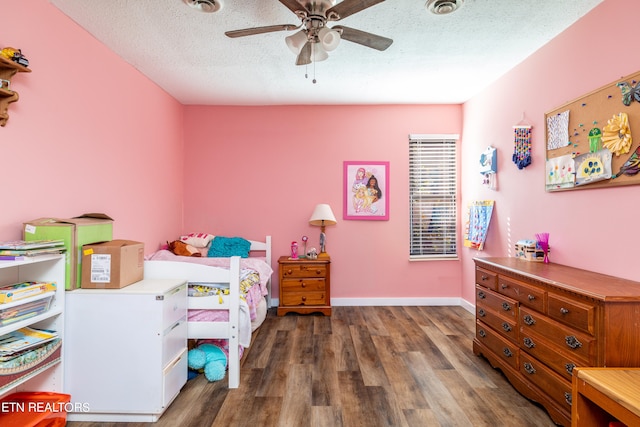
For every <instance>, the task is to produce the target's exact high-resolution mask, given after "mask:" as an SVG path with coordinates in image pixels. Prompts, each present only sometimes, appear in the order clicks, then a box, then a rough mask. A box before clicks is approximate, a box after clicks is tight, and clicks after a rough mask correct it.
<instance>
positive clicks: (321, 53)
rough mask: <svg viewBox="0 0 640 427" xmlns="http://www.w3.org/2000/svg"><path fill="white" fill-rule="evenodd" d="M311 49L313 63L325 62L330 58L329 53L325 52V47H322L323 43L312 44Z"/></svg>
mask: <svg viewBox="0 0 640 427" xmlns="http://www.w3.org/2000/svg"><path fill="white" fill-rule="evenodd" d="M311 48H312V49H313V50H312V52H313V53H312V54H311V59H312V60H313V62H320V61H324V60H325V59H327V58H328V57H329V54H328V53H327V51H326V50H324V47H322V43H320V42H315V43H312V44H311Z"/></svg>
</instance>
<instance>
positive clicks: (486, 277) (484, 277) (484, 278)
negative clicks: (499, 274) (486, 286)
mask: <svg viewBox="0 0 640 427" xmlns="http://www.w3.org/2000/svg"><path fill="white" fill-rule="evenodd" d="M481 280H482V281H483V282H484V281H485V280H489V276H485V275H484V274H483V275H482V278H481Z"/></svg>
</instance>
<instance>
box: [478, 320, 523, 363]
mask: <svg viewBox="0 0 640 427" xmlns="http://www.w3.org/2000/svg"><path fill="white" fill-rule="evenodd" d="M476 339H477V340H478V341H479V342H481V343H482V344H483V345H484V346H485V347H487V348H488V349H489V350H491V351H492V352H493V353H495V354H496V355H497V356H498V357H500V359H501V360H503V361H504V362H505V363H507V364H509V365H510V366H511V367H512V368H514V369H518V353H519V349H518V346H517V345H516V344H514V343H512V342H510V341H509V340H506V339H504V338H502V337H501V336H500V335H499V334H498V333H497V332H495V331H494V330H493V329H491V328H488V327H486V325H485V324H483V323H482V322H476Z"/></svg>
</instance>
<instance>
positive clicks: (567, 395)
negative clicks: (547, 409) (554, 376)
mask: <svg viewBox="0 0 640 427" xmlns="http://www.w3.org/2000/svg"><path fill="white" fill-rule="evenodd" d="M564 400H565V402H567V404H568V405H569V406H571V405H572V404H573V400H572V397H571V393H569V392H568V391H565V392H564Z"/></svg>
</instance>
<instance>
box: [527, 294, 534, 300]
mask: <svg viewBox="0 0 640 427" xmlns="http://www.w3.org/2000/svg"><path fill="white" fill-rule="evenodd" d="M527 298H529V301H533V300H534V299H536V296H535V295H529V296H527Z"/></svg>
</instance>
